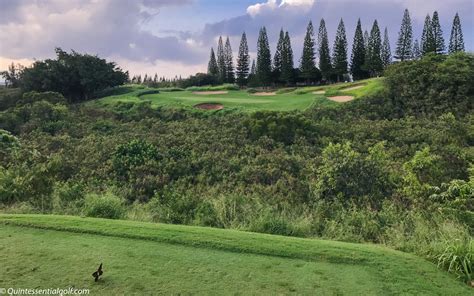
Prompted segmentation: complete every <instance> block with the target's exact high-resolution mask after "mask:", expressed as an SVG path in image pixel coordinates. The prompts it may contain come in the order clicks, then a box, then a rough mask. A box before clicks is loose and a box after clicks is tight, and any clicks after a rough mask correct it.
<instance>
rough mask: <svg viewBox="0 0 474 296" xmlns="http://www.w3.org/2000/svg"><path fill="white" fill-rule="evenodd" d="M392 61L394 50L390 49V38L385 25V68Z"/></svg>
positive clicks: (383, 57) (383, 48) (383, 62)
mask: <svg viewBox="0 0 474 296" xmlns="http://www.w3.org/2000/svg"><path fill="white" fill-rule="evenodd" d="M391 63H392V51H391V49H390V40H389V39H388V29H387V27H385V32H384V35H383V44H382V64H383V67H384V68H387V67H388V65H390V64H391Z"/></svg>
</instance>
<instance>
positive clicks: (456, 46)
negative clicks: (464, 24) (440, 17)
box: [449, 12, 464, 53]
mask: <svg viewBox="0 0 474 296" xmlns="http://www.w3.org/2000/svg"><path fill="white" fill-rule="evenodd" d="M458 51H464V37H463V34H462V28H461V19H460V18H459V14H458V13H457V12H456V15H455V16H454V20H453V27H452V29H451V38H449V53H453V52H458Z"/></svg>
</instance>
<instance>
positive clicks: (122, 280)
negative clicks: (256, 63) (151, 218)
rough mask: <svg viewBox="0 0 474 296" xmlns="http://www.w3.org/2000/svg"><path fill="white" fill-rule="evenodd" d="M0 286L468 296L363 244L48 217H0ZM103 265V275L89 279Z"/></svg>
mask: <svg viewBox="0 0 474 296" xmlns="http://www.w3.org/2000/svg"><path fill="white" fill-rule="evenodd" d="M0 225H1V227H0V250H1V252H0V262H1V265H2V268H0V286H1V287H5V286H12V287H23V286H28V287H38V286H41V287H70V286H72V287H75V288H87V289H90V294H91V295H130V294H140V295H149V294H160V293H165V294H175V295H176V294H200V295H209V294H215V293H217V294H235V293H237V294H242V295H248V294H252V295H262V294H264V295H276V294H298V295H302V294H303V295H347V294H351V295H401V294H407V295H408V294H409V295H468V294H469V293H470V292H472V291H471V290H470V288H469V287H467V286H466V285H465V284H463V283H462V282H460V281H458V280H456V278H455V277H454V276H453V275H450V274H448V273H446V272H443V271H442V270H439V269H438V268H437V267H436V265H434V264H432V263H430V262H428V261H425V260H423V259H421V258H419V257H416V256H414V255H409V254H406V253H402V252H398V251H393V250H391V249H388V248H385V247H382V246H375V245H370V244H353V243H343V242H334V241H326V240H316V239H301V238H291V237H283V236H274V235H266V234H257V233H250V232H241V231H235V230H221V229H212V228H203V227H191V226H178V225H166V224H154V223H142V222H132V221H122V220H106V219H97V218H81V217H71V216H54V215H5V214H3V215H0ZM100 263H102V264H103V271H104V274H103V275H102V277H101V278H100V280H99V281H97V282H94V279H93V277H92V276H91V274H92V272H93V271H95V270H96V268H97V266H98V265H99V264H100Z"/></svg>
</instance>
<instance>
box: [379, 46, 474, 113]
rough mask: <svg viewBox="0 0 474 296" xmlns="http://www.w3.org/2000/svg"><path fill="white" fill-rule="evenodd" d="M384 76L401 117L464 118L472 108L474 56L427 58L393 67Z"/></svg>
mask: <svg viewBox="0 0 474 296" xmlns="http://www.w3.org/2000/svg"><path fill="white" fill-rule="evenodd" d="M385 76H386V79H385V81H386V85H387V86H388V91H389V96H390V98H391V100H392V102H393V103H394V105H395V111H398V112H399V113H400V115H431V114H436V115H440V114H442V113H446V112H452V113H453V114H456V115H463V114H466V113H467V112H469V110H472V108H473V101H474V99H473V97H474V84H473V83H472V77H474V55H473V54H470V53H457V54H451V55H448V56H445V55H434V54H433V55H428V56H425V57H423V58H422V59H421V60H417V61H408V62H402V63H397V64H394V65H392V66H390V67H389V68H388V70H387V71H386V73H385Z"/></svg>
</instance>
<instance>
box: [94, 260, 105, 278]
mask: <svg viewBox="0 0 474 296" xmlns="http://www.w3.org/2000/svg"><path fill="white" fill-rule="evenodd" d="M103 273H104V272H103V271H102V263H101V264H100V265H99V268H98V269H97V271H95V272H94V273H93V274H92V276H93V277H94V281H96V282H97V281H98V280H99V277H100V276H101V275H102V274H103Z"/></svg>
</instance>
